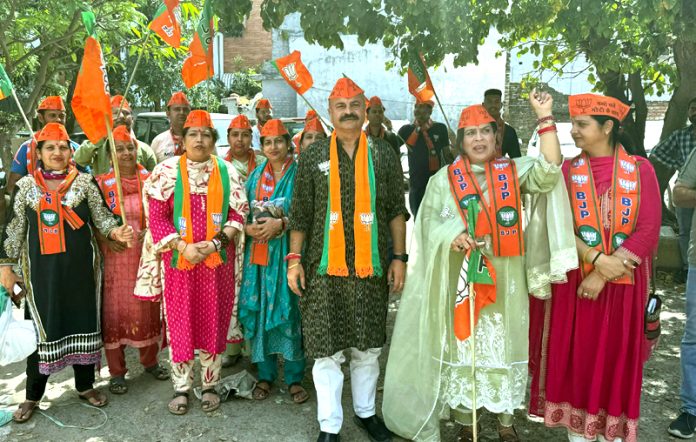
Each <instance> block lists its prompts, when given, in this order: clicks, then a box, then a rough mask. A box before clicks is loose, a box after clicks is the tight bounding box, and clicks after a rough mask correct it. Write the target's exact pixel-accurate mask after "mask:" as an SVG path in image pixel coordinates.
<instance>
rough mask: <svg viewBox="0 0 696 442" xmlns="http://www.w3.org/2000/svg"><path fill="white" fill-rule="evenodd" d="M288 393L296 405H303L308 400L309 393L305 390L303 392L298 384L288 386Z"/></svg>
mask: <svg viewBox="0 0 696 442" xmlns="http://www.w3.org/2000/svg"><path fill="white" fill-rule="evenodd" d="M293 389H294V391H293ZM288 393H290V397H291V398H292V401H293V402H294V403H296V404H298V405H299V404H304V403H305V402H307V400H309V393H307V390H305V389H304V387H303V386H302V385H300V383H299V382H296V383H294V384H290V386H289V387H288Z"/></svg>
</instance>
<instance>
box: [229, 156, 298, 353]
mask: <svg viewBox="0 0 696 442" xmlns="http://www.w3.org/2000/svg"><path fill="white" fill-rule="evenodd" d="M265 166H266V162H263V163H262V164H261V165H260V166H258V167H257V168H256V169H255V170H254V171H253V172H252V173H251V176H250V177H249V181H247V185H246V189H247V195H248V198H249V205H250V206H251V207H253V205H254V203H255V202H256V190H257V187H258V184H259V181H260V180H261V175H262V174H263V173H264V168H265ZM296 171H297V165H296V163H294V162H293V163H292V164H291V165H290V166H289V167H288V169H287V171H286V172H285V174H284V175H283V178H281V180H280V182H278V183H277V184H276V188H275V189H274V192H273V195H272V196H271V198H270V199H269V201H268V203H274V205H275V206H277V207H282V209H283V213H284V214H285V216H287V213H288V211H289V209H290V201H291V198H292V188H293V183H294V181H295V172H296ZM251 221H252V220H251V215H250V216H249V222H251ZM289 236H290V234H289V233H288V232H285V233H284V234H283V235H281V236H280V237H278V238H274V239H272V240H270V241H268V266H265V267H264V266H260V265H256V264H253V263H251V253H252V242H253V239H252V238H250V237H249V238H247V244H246V247H245V252H244V273H243V276H242V290H241V292H240V294H239V322H240V323H241V324H242V327H243V329H244V337H245V338H246V339H247V341H248V342H249V347H250V348H251V362H254V363H257V362H263V361H264V360H266V357H267V356H268V355H271V354H280V355H283V358H284V359H285V360H286V361H298V360H304V353H303V352H302V332H301V323H300V307H299V298H298V296H297V295H295V294H294V293H292V292H291V291H290V288H289V287H288V280H287V262H285V261H284V258H285V255H286V254H287V253H288V242H289Z"/></svg>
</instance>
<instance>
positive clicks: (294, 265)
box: [288, 262, 300, 270]
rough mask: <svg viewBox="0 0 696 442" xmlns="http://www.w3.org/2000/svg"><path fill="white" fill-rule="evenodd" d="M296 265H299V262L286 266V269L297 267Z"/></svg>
mask: <svg viewBox="0 0 696 442" xmlns="http://www.w3.org/2000/svg"><path fill="white" fill-rule="evenodd" d="M298 265H300V263H299V262H296V263H295V264H293V265H291V266H290V267H288V270H290V269H294V268H295V267H297V266H298Z"/></svg>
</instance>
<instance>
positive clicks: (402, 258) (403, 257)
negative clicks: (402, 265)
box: [392, 253, 408, 262]
mask: <svg viewBox="0 0 696 442" xmlns="http://www.w3.org/2000/svg"><path fill="white" fill-rule="evenodd" d="M392 259H398V260H399V261H403V262H408V253H402V254H401V255H393V256H392Z"/></svg>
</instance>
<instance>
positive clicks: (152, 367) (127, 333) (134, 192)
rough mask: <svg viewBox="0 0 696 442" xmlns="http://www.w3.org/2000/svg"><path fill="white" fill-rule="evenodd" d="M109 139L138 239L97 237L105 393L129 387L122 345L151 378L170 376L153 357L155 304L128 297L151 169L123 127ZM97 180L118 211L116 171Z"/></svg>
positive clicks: (157, 339)
mask: <svg viewBox="0 0 696 442" xmlns="http://www.w3.org/2000/svg"><path fill="white" fill-rule="evenodd" d="M114 140H115V143H116V144H115V147H116V157H117V160H118V165H119V170H120V172H121V173H120V177H121V186H122V189H123V207H124V209H125V212H126V220H127V221H128V222H129V223H130V224H131V225H132V226H133V230H134V233H135V237H136V238H138V240H137V241H136V242H135V243H134V244H131V245H130V246H131V247H128V245H126V244H125V243H120V242H118V241H111V240H108V239H106V238H104V237H102V236H101V235H98V239H99V245H100V248H101V251H102V254H103V255H104V299H103V308H102V322H103V324H102V336H103V339H104V349H105V353H106V362H107V364H108V366H109V373H110V374H111V379H110V381H109V391H111V392H112V393H114V394H124V393H126V392H127V391H128V385H127V384H126V380H125V375H126V372H127V371H128V370H127V368H126V358H125V355H124V350H125V348H126V346H130V347H134V348H137V349H138V350H139V352H140V363H141V364H142V365H143V367H145V371H146V372H147V373H149V374H151V375H152V376H154V377H155V378H156V379H159V380H165V379H169V372H168V370H167V369H166V368H164V367H163V366H161V365H160V364H159V363H158V361H157V353H158V352H159V342H160V340H161V330H162V324H161V322H160V303H159V302H148V301H143V300H140V299H137V298H135V297H134V296H133V289H134V288H135V280H136V275H137V273H138V262H139V261H140V254H141V251H142V237H143V236H144V233H145V216H144V212H143V207H142V205H143V204H142V194H141V190H142V187H143V182H144V181H145V180H146V179H147V177H148V176H149V175H150V173H149V172H148V171H147V169H145V168H144V167H142V166H140V165H139V164H137V162H136V154H137V142H136V141H135V139H133V138H131V135H130V132H129V131H128V130H127V129H125V126H119V127H117V128H116V129H115V130H114ZM97 181H98V182H99V188H100V189H101V191H102V194H103V195H104V198H105V199H106V202H107V204H108V206H109V208H110V209H111V211H112V212H114V213H115V214H117V215H120V214H121V210H122V209H121V204H120V201H119V199H118V192H117V191H116V176H115V173H114V172H113V171H112V172H110V173H108V174H104V175H101V176H99V177H97Z"/></svg>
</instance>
